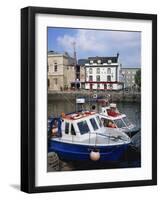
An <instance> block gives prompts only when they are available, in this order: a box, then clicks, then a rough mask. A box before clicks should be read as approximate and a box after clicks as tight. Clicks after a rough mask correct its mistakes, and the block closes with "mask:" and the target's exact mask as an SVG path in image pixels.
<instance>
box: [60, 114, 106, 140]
mask: <svg viewBox="0 0 161 200" xmlns="http://www.w3.org/2000/svg"><path fill="white" fill-rule="evenodd" d="M102 128H103V124H102V122H101V120H100V117H99V115H98V114H96V113H95V112H89V111H85V112H81V113H74V114H67V115H64V116H62V138H63V139H74V138H76V139H77V141H78V140H82V139H85V138H86V137H89V134H90V137H92V134H93V135H94V136H95V134H94V133H101V132H102Z"/></svg>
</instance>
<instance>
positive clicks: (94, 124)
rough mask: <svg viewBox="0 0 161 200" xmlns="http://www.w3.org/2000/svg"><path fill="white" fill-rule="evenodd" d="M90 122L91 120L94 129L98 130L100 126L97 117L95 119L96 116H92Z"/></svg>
mask: <svg viewBox="0 0 161 200" xmlns="http://www.w3.org/2000/svg"><path fill="white" fill-rule="evenodd" d="M90 122H91V124H92V127H93V130H94V131H95V130H97V129H98V126H97V123H96V121H95V119H94V118H91V119H90Z"/></svg>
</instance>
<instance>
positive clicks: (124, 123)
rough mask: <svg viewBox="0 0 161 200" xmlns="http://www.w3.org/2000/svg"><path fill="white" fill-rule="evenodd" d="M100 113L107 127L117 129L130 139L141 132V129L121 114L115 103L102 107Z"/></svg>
mask: <svg viewBox="0 0 161 200" xmlns="http://www.w3.org/2000/svg"><path fill="white" fill-rule="evenodd" d="M99 113H100V118H101V120H102V121H103V124H104V126H105V127H109V128H117V129H118V130H121V131H123V132H124V133H126V134H127V135H128V136H129V137H133V136H134V135H135V134H136V133H137V132H139V131H140V128H139V127H137V126H136V125H135V124H133V123H131V122H130V121H129V119H128V118H127V116H126V115H125V114H123V113H120V112H119V110H118V108H117V106H116V104H115V103H111V104H109V105H108V106H102V107H101V110H100V112H99Z"/></svg>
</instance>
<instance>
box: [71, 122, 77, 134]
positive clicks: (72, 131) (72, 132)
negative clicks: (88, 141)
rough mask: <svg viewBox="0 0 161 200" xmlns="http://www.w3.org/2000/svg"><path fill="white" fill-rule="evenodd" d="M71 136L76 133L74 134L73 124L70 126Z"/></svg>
mask: <svg viewBox="0 0 161 200" xmlns="http://www.w3.org/2000/svg"><path fill="white" fill-rule="evenodd" d="M71 135H76V132H75V129H74V126H73V124H72V125H71Z"/></svg>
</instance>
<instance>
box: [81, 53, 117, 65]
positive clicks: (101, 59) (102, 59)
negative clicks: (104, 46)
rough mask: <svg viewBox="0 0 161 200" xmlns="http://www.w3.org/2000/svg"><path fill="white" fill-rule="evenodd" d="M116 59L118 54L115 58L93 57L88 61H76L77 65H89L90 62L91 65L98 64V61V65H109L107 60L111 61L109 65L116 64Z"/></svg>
mask: <svg viewBox="0 0 161 200" xmlns="http://www.w3.org/2000/svg"><path fill="white" fill-rule="evenodd" d="M118 57H119V54H118V53H117V55H116V56H106V57H102V56H94V57H88V59H79V60H78V64H79V65H85V64H86V63H90V61H91V60H92V61H93V63H98V60H100V61H101V63H100V64H102V63H109V60H110V61H111V63H117V62H118Z"/></svg>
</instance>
